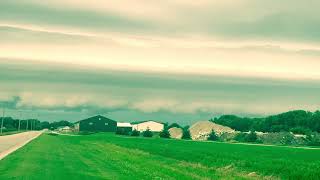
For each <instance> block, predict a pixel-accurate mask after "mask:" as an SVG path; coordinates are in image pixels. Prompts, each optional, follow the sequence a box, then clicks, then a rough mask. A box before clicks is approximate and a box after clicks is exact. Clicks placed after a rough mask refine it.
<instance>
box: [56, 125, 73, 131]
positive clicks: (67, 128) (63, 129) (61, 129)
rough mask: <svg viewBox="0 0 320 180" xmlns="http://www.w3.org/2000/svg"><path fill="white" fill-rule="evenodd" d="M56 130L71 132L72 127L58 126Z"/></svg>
mask: <svg viewBox="0 0 320 180" xmlns="http://www.w3.org/2000/svg"><path fill="white" fill-rule="evenodd" d="M58 131H59V132H71V131H72V128H70V127H69V126H64V127H59V128H58Z"/></svg>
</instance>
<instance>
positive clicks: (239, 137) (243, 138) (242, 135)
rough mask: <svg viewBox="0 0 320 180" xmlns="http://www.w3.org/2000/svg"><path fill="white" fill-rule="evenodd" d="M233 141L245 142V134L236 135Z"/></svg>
mask: <svg viewBox="0 0 320 180" xmlns="http://www.w3.org/2000/svg"><path fill="white" fill-rule="evenodd" d="M234 140H236V141H238V142H246V134H245V133H242V132H241V133H238V134H237V135H236V136H235V137H234Z"/></svg>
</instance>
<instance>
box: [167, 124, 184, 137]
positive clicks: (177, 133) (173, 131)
mask: <svg viewBox="0 0 320 180" xmlns="http://www.w3.org/2000/svg"><path fill="white" fill-rule="evenodd" d="M169 133H170V136H171V138H175V139H181V137H182V133H183V132H182V129H181V128H177V127H173V128H170V129H169Z"/></svg>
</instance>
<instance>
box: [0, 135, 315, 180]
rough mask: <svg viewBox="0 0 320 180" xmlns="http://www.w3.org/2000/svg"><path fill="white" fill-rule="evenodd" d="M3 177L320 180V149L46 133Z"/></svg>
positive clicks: (15, 157) (2, 165)
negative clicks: (278, 179)
mask: <svg viewBox="0 0 320 180" xmlns="http://www.w3.org/2000/svg"><path fill="white" fill-rule="evenodd" d="M0 172H1V173H0V179H11V178H18V179H150V178H151V179H212V178H223V179H230V178H234V179H261V178H266V179H277V178H283V179H317V178H318V177H320V149H302V148H290V147H279V146H256V145H246V144H227V143H215V142H195V141H183V140H172V139H159V138H150V139H148V138H135V137H126V136H116V135H114V134H104V133H102V134H94V135H87V136H50V135H46V134H44V135H42V136H41V137H39V138H38V139H36V140H34V141H33V142H31V143H30V144H28V145H27V146H25V147H23V148H22V149H20V150H18V151H17V152H15V153H13V154H12V155H10V156H8V157H7V158H5V159H3V160H2V161H0Z"/></svg>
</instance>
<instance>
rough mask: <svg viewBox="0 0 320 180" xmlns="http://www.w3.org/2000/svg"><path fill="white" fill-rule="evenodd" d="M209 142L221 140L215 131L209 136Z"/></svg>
mask: <svg viewBox="0 0 320 180" xmlns="http://www.w3.org/2000/svg"><path fill="white" fill-rule="evenodd" d="M208 140H209V141H217V140H219V137H218V136H217V134H216V132H214V130H212V131H211V133H210V134H209V137H208Z"/></svg>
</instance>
